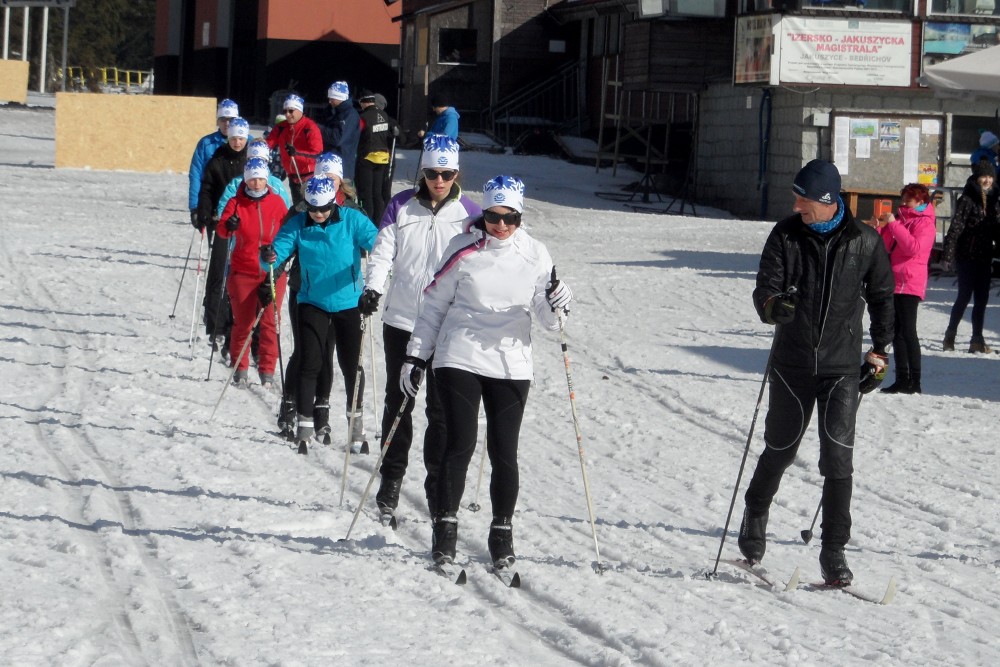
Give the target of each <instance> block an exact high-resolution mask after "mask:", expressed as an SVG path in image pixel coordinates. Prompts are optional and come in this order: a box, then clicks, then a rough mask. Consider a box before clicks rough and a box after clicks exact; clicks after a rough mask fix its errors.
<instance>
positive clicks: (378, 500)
mask: <svg viewBox="0 0 1000 667" xmlns="http://www.w3.org/2000/svg"><path fill="white" fill-rule="evenodd" d="M402 486H403V478H402V477H399V478H397V479H390V478H388V477H383V478H382V483H381V484H380V485H379V487H378V493H376V494H375V504H376V505H378V509H379V511H380V512H381V513H382V514H393V513H394V512H395V511H396V506H397V505H399V489H400V487H402Z"/></svg>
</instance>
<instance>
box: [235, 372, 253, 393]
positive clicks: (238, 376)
mask: <svg viewBox="0 0 1000 667" xmlns="http://www.w3.org/2000/svg"><path fill="white" fill-rule="evenodd" d="M233 386H234V387H239V388H240V389H246V388H247V387H249V386H250V380H249V378H248V376H247V372H246V371H236V372H235V373H233Z"/></svg>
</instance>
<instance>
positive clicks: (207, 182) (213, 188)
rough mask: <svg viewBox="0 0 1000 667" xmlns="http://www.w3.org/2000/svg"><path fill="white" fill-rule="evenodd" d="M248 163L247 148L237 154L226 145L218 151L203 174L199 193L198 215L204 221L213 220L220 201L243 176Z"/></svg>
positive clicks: (244, 147)
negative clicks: (244, 167) (236, 180)
mask: <svg viewBox="0 0 1000 667" xmlns="http://www.w3.org/2000/svg"><path fill="white" fill-rule="evenodd" d="M246 162H247V147H246V146H245V145H244V146H243V150H241V151H239V152H237V151H234V150H233V149H232V147H231V146H230V145H229V144H228V143H226V144H222V145H221V146H219V148H218V149H216V151H215V154H214V155H212V158H211V159H210V160H209V161H208V163H207V164H206V165H205V170H204V171H203V172H202V174H201V190H200V191H199V192H198V215H199V216H201V217H202V219H204V220H212V219H214V217H215V211H216V209H217V207H218V206H219V199H221V198H222V193H223V192H225V191H226V186H227V185H229V183H230V181H232V180H233V179H234V178H236V177H242V176H243V165H245V164H246Z"/></svg>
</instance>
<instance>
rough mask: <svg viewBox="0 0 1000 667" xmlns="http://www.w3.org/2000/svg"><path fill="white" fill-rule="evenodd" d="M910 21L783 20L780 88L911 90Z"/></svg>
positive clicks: (911, 38) (911, 40) (911, 45)
mask: <svg viewBox="0 0 1000 667" xmlns="http://www.w3.org/2000/svg"><path fill="white" fill-rule="evenodd" d="M912 47H913V34H912V25H911V24H910V22H909V21H865V20H859V19H852V18H845V19H825V18H824V19H815V18H804V17H800V16H785V17H783V18H782V20H781V27H780V51H781V53H780V60H779V71H778V72H779V73H778V76H779V79H780V81H781V83H810V84H841V85H851V86H909V85H910V80H911V75H910V54H911V53H912V50H913V48H912Z"/></svg>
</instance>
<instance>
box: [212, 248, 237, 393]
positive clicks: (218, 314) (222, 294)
mask: <svg viewBox="0 0 1000 667" xmlns="http://www.w3.org/2000/svg"><path fill="white" fill-rule="evenodd" d="M235 246H236V234H233V235H231V236H230V237H229V245H227V246H226V266H225V269H224V270H223V271H222V290H221V291H220V292H219V303H218V305H217V307H216V309H215V326H214V327H212V351H211V352H210V353H209V355H208V375H207V376H206V377H205V381H206V382H208V381H209V380H210V379H212V358H213V357H214V356H215V338H216V336H218V335H219V320H221V319H222V304H223V303H225V301H226V298H225V297H226V283H228V282H229V260H230V259H232V256H233V248H234V247H235ZM220 354H221V353H220Z"/></svg>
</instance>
